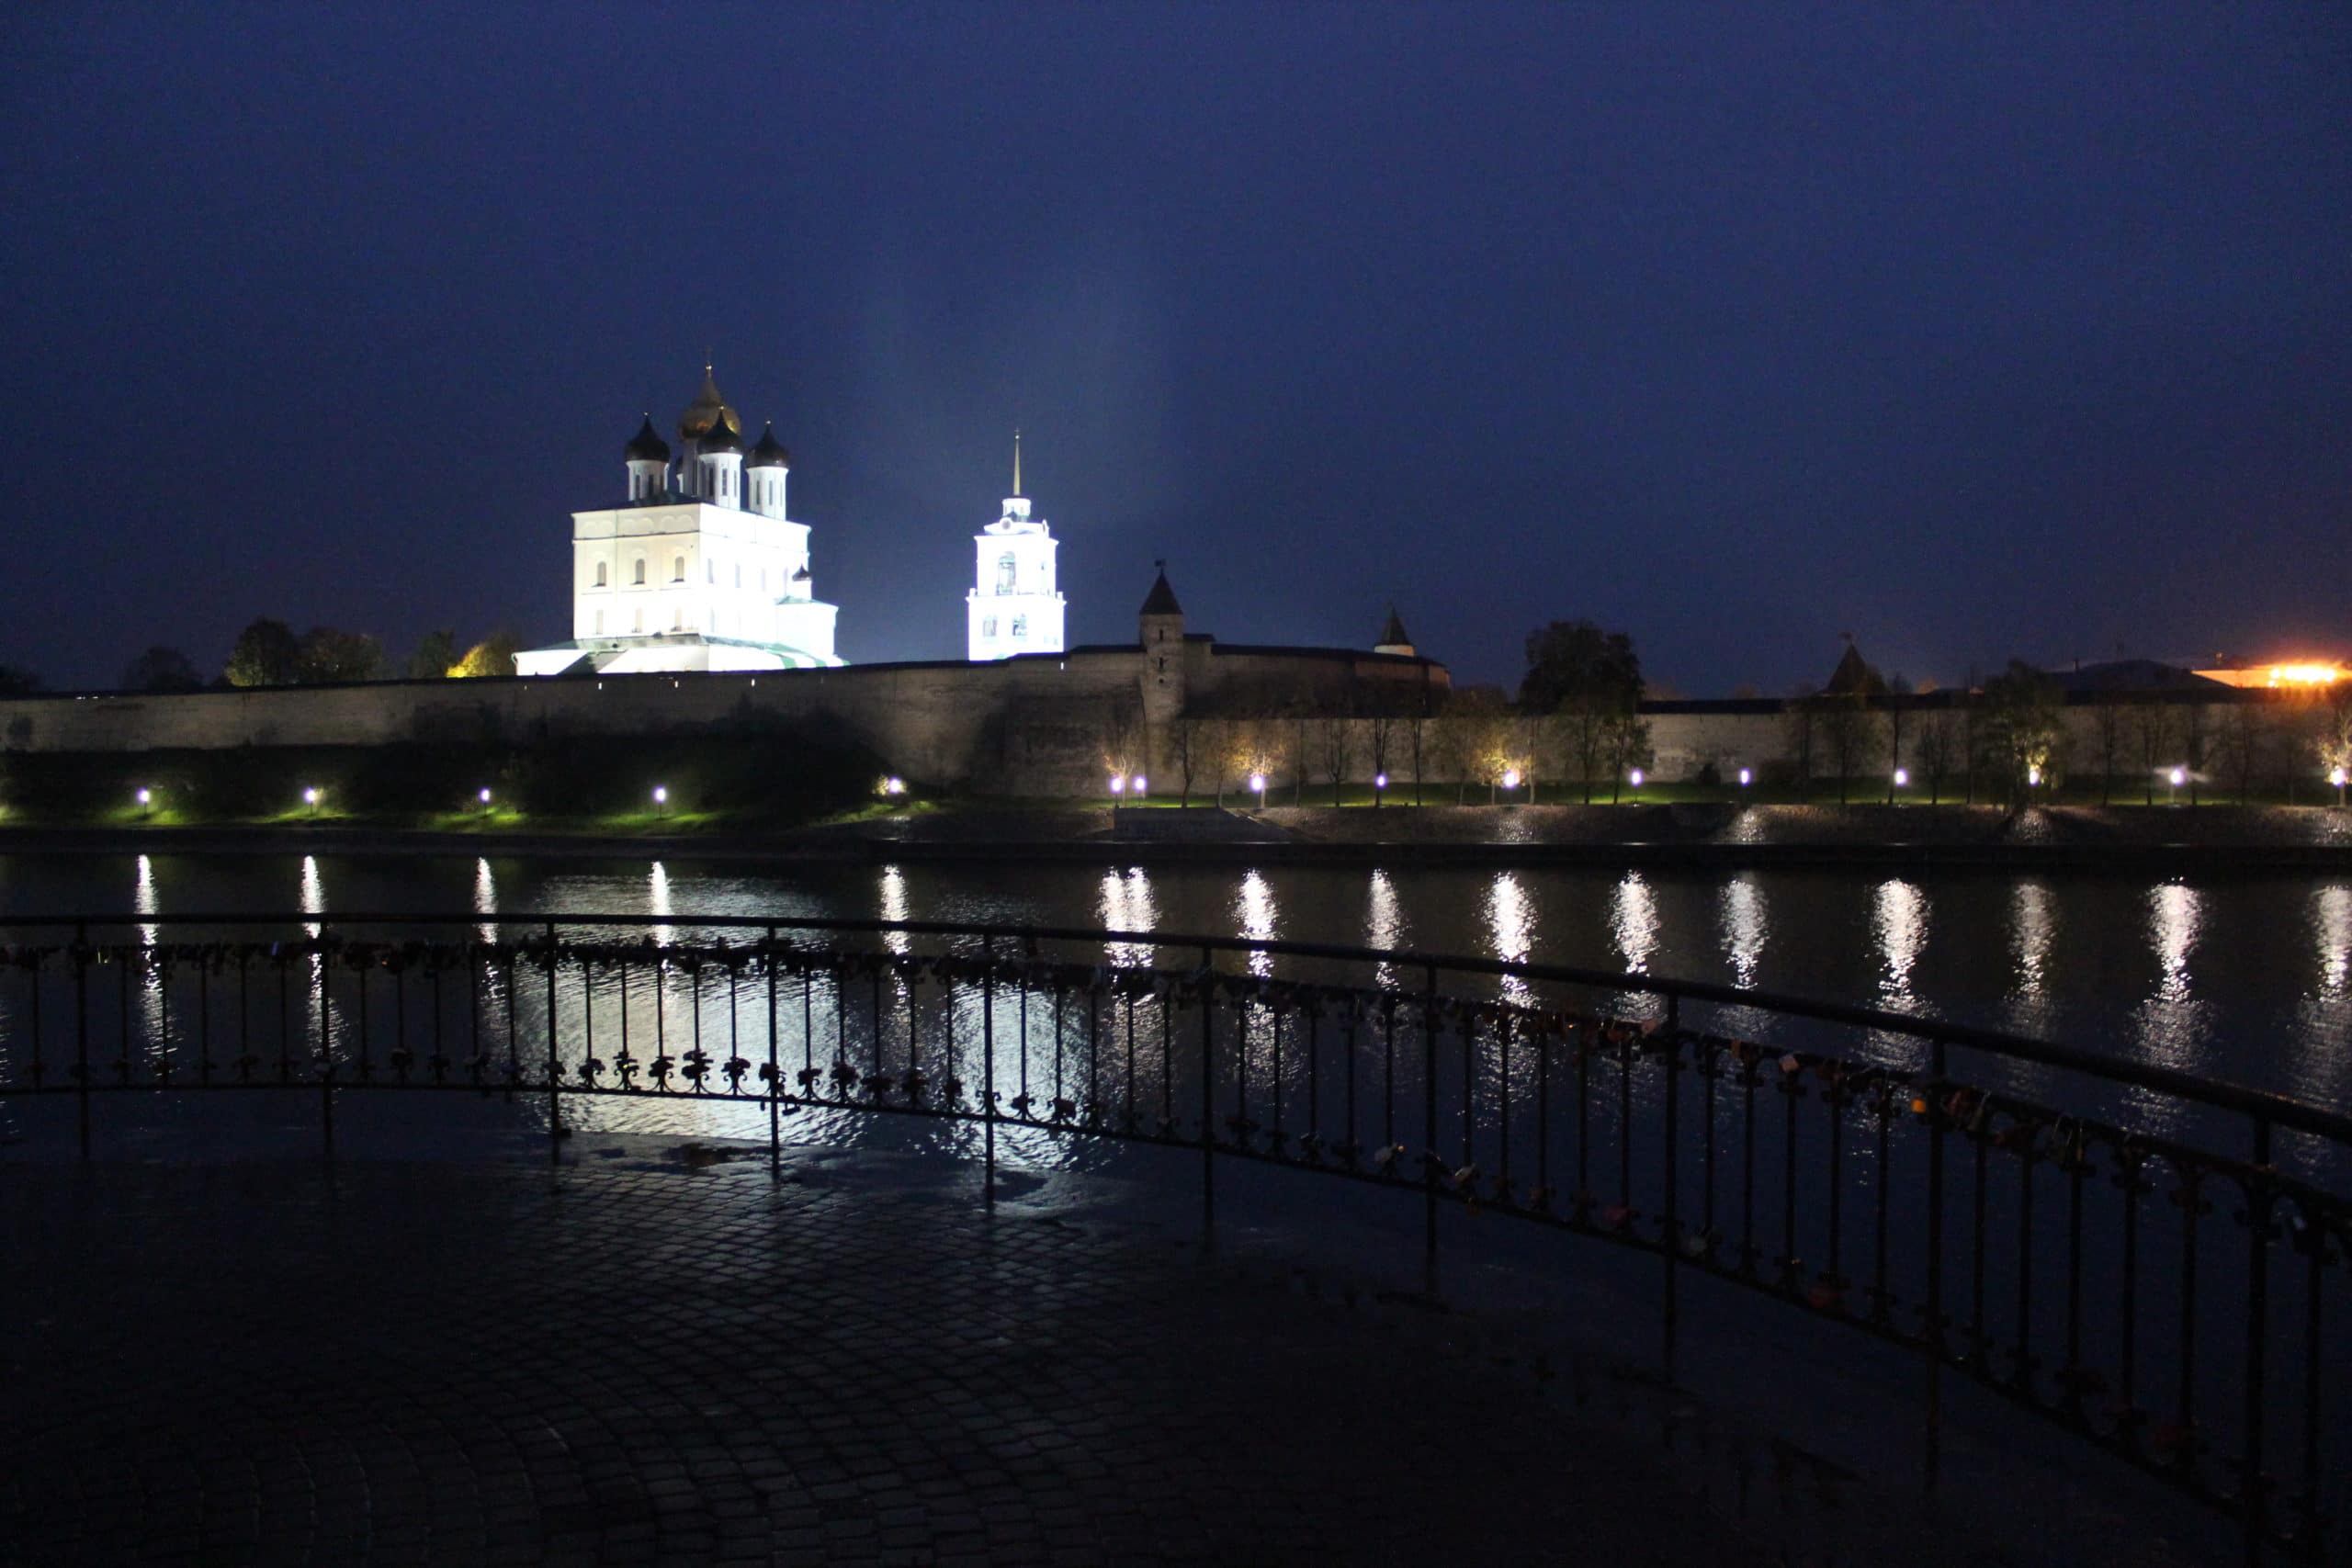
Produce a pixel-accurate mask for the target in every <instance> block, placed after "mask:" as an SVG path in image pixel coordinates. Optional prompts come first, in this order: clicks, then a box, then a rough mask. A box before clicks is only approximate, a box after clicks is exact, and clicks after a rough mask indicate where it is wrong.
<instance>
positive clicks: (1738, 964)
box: [1723, 872, 1769, 990]
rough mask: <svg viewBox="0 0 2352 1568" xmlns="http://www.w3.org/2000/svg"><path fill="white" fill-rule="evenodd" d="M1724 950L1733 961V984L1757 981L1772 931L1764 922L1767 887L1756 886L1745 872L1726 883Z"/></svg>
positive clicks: (1752, 877) (1751, 875) (1748, 985)
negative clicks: (1765, 944) (1769, 930)
mask: <svg viewBox="0 0 2352 1568" xmlns="http://www.w3.org/2000/svg"><path fill="white" fill-rule="evenodd" d="M1723 927H1724V956H1726V957H1728V958H1729V959H1730V960H1731V983H1732V984H1733V985H1735V986H1737V987H1740V988H1741V989H1742V990H1746V989H1748V988H1750V987H1754V986H1755V984H1756V971H1757V968H1758V965H1760V964H1762V963H1763V962H1764V942H1765V939H1766V937H1767V935H1768V934H1769V932H1768V931H1767V928H1766V925H1765V915H1764V889H1762V888H1761V887H1759V886H1757V885H1756V878H1755V876H1754V875H1753V874H1749V873H1746V872H1743V873H1741V874H1739V875H1737V876H1735V877H1733V878H1732V879H1731V880H1730V881H1729V882H1727V883H1725V884H1724V893H1723Z"/></svg>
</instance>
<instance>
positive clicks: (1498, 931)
mask: <svg viewBox="0 0 2352 1568" xmlns="http://www.w3.org/2000/svg"><path fill="white" fill-rule="evenodd" d="M1534 946H1535V901H1534V900H1533V899H1532V898H1531V897H1529V896H1528V892H1527V889H1526V888H1525V887H1524V886H1521V884H1520V880H1519V878H1518V877H1516V876H1514V875H1512V874H1510V872H1508V871H1499V872H1497V873H1496V874H1495V880H1494V885H1493V886H1491V887H1490V888H1488V889H1487V950H1488V951H1489V952H1491V953H1493V954H1494V955H1495V956H1496V957H1497V958H1500V959H1504V960H1507V961H1520V962H1523V961H1525V960H1526V959H1527V957H1528V956H1529V954H1530V953H1532V952H1533V950H1534ZM1501 989H1502V993H1503V996H1504V998H1506V999H1507V1000H1510V1001H1514V1002H1524V1001H1526V1000H1528V999H1529V998H1530V997H1531V996H1532V992H1531V991H1529V989H1528V987H1527V982H1526V981H1524V980H1522V979H1521V978H1520V977H1519V976H1516V975H1506V976H1503V977H1502V986H1501Z"/></svg>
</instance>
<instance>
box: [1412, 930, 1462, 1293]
mask: <svg viewBox="0 0 2352 1568" xmlns="http://www.w3.org/2000/svg"><path fill="white" fill-rule="evenodd" d="M1437 1035H1438V1027H1437V965H1436V964H1430V965H1429V966H1428V969H1427V970H1426V971H1425V974H1424V978H1423V983H1422V987H1421V1270H1422V1274H1423V1276H1424V1280H1423V1282H1424V1283H1425V1284H1426V1285H1427V1286H1428V1288H1429V1291H1430V1293H1431V1294H1432V1295H1434V1294H1435V1293H1436V1292H1437ZM1469 1092H1470V1089H1469V1085H1467V1084H1464V1086H1463V1094H1464V1097H1465V1098H1466V1097H1467V1096H1468V1094H1469Z"/></svg>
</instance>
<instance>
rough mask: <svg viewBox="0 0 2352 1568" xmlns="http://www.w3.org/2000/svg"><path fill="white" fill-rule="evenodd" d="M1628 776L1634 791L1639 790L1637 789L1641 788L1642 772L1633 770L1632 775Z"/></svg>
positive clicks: (1637, 769) (1636, 769)
mask: <svg viewBox="0 0 2352 1568" xmlns="http://www.w3.org/2000/svg"><path fill="white" fill-rule="evenodd" d="M1628 776H1629V777H1630V778H1631V779H1632V780H1633V784H1634V788H1635V789H1639V788H1641V787H1642V770H1641V769H1639V768H1635V769H1634V771H1633V773H1631V774H1629V775H1628Z"/></svg>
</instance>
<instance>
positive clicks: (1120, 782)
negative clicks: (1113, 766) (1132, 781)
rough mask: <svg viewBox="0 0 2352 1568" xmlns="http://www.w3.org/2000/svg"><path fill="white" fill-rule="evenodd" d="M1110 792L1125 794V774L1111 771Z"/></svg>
mask: <svg viewBox="0 0 2352 1568" xmlns="http://www.w3.org/2000/svg"><path fill="white" fill-rule="evenodd" d="M1111 793H1112V794H1113V795H1125V794H1126V793H1127V781H1126V778H1125V775H1123V774H1119V773H1113V774H1112V775H1111Z"/></svg>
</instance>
